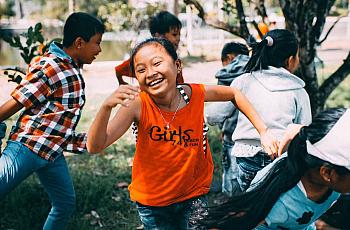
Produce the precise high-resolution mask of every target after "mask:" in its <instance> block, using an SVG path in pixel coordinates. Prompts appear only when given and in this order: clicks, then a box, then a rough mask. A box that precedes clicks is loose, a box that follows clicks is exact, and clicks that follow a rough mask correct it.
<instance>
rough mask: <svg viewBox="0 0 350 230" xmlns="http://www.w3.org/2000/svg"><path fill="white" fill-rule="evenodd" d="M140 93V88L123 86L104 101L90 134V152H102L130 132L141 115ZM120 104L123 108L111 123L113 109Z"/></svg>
mask: <svg viewBox="0 0 350 230" xmlns="http://www.w3.org/2000/svg"><path fill="white" fill-rule="evenodd" d="M138 93H139V88H138V87H135V86H130V85H122V86H120V87H119V88H118V89H117V90H116V91H115V92H114V93H113V94H112V95H110V96H109V97H108V98H107V99H106V100H105V101H104V103H103V104H102V106H101V108H100V110H99V111H98V113H97V115H96V117H95V119H94V121H93V123H92V125H91V127H90V129H89V132H88V138H87V144H86V145H87V149H88V152H90V153H97V152H100V151H102V150H103V149H105V148H106V147H107V146H109V145H110V144H112V143H113V142H114V141H116V140H117V139H119V138H120V137H121V136H122V135H123V134H124V133H125V132H126V131H127V130H128V128H129V127H130V125H131V123H132V122H133V120H134V119H135V117H136V116H137V114H139V110H140V102H139V99H136V97H137V95H138ZM135 99H136V100H135ZM119 104H120V105H122V107H121V108H119V110H118V112H117V113H116V115H115V116H114V118H113V119H112V120H111V121H109V119H110V116H111V112H112V109H113V108H114V107H116V106H117V105H119Z"/></svg>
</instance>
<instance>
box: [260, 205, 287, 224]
mask: <svg viewBox="0 0 350 230" xmlns="http://www.w3.org/2000/svg"><path fill="white" fill-rule="evenodd" d="M287 220H288V211H287V208H286V206H284V204H283V203H282V202H281V201H279V200H277V202H276V203H275V205H274V206H273V207H272V209H271V210H270V212H269V214H268V215H267V217H266V218H265V222H266V224H267V226H269V227H271V228H277V227H278V226H279V225H281V224H283V223H285V222H287Z"/></svg>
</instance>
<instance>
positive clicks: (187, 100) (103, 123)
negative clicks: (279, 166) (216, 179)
mask: <svg viewBox="0 0 350 230" xmlns="http://www.w3.org/2000/svg"><path fill="white" fill-rule="evenodd" d="M130 67H131V71H132V73H133V74H134V75H135V76H136V78H137V80H138V81H139V85H140V89H141V90H142V92H141V93H139V92H140V90H139V88H137V87H135V86H130V85H123V86H120V87H119V88H118V89H117V90H116V91H115V92H114V93H113V94H112V95H111V96H110V97H108V98H107V99H106V100H105V102H104V103H103V105H102V107H101V108H100V110H99V112H98V114H97V116H96V118H95V120H94V122H93V124H92V126H91V128H90V130H89V134H88V141H87V147H88V151H89V152H100V151H101V150H103V149H104V148H106V147H107V146H109V145H111V144H112V143H113V142H114V141H116V140H118V139H119V138H120V137H121V136H122V135H123V134H124V133H125V132H126V131H127V130H128V128H129V127H130V125H131V124H132V123H133V122H134V123H135V124H136V126H137V130H138V133H137V144H136V152H135V157H134V161H133V167H132V182H131V184H130V186H129V190H130V197H131V199H132V200H134V201H136V204H137V208H138V212H139V216H140V219H141V221H142V223H143V225H144V227H145V229H159V228H160V229H163V228H164V229H188V228H196V226H197V221H198V220H196V218H195V217H198V216H199V215H198V214H205V213H206V206H207V201H206V198H205V195H206V194H207V193H208V192H209V187H210V183H211V179H212V174H213V162H212V158H211V153H210V148H209V146H208V142H207V138H206V133H207V128H206V126H205V125H204V102H205V101H232V102H233V103H234V104H235V105H236V106H237V108H238V109H239V110H241V111H242V112H243V113H244V114H245V115H246V116H247V117H248V119H249V120H250V121H251V122H252V123H253V124H254V126H255V127H256V129H257V131H258V132H259V133H260V135H261V141H262V146H264V147H265V149H266V151H267V152H269V153H270V154H276V153H277V143H276V141H275V140H274V138H273V137H272V136H271V135H270V132H269V131H268V129H267V127H266V126H265V124H264V123H263V121H262V120H261V119H260V117H259V116H258V114H257V113H256V111H255V110H254V108H253V107H252V106H251V105H250V103H249V102H248V101H247V99H246V98H245V97H244V96H243V95H242V94H241V92H240V91H238V90H237V89H234V88H231V87H227V86H216V85H215V86H214V85H213V86H204V85H200V84H183V85H179V86H176V77H177V74H178V73H179V71H180V63H179V61H178V58H177V54H176V51H175V49H174V46H173V45H172V44H171V43H170V42H169V41H167V40H166V39H159V38H150V39H147V40H145V41H144V42H142V43H140V44H139V45H138V46H136V47H135V49H134V51H133V53H132V56H131V62H130ZM118 104H121V105H122V107H120V109H119V110H118V112H117V113H116V115H115V116H114V118H112V119H111V120H110V121H109V118H110V115H111V111H112V109H113V108H114V107H116V106H117V105H118Z"/></svg>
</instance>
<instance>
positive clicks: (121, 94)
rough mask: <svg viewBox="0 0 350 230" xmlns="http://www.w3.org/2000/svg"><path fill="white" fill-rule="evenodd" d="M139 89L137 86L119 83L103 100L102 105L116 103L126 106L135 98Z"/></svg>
mask: <svg viewBox="0 0 350 230" xmlns="http://www.w3.org/2000/svg"><path fill="white" fill-rule="evenodd" d="M139 92H140V89H139V87H138V86H132V85H121V86H119V87H118V89H117V90H116V91H114V92H113V93H112V95H110V96H109V97H108V98H107V99H106V100H105V102H104V106H107V107H109V108H113V107H116V106H117V105H118V104H120V105H122V106H126V107H128V106H129V104H130V102H131V101H133V100H135V98H136V97H137V96H138V94H139Z"/></svg>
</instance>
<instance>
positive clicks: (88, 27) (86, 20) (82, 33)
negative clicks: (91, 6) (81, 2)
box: [63, 12, 105, 47]
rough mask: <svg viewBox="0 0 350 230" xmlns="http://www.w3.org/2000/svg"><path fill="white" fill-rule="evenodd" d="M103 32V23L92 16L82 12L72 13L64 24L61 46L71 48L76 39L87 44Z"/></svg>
mask: <svg viewBox="0 0 350 230" xmlns="http://www.w3.org/2000/svg"><path fill="white" fill-rule="evenodd" d="M104 32H105V27H104V25H103V23H102V22H101V21H100V20H98V19H97V18H95V17H94V16H92V15H90V14H87V13H83V12H75V13H72V14H71V15H69V17H68V18H67V20H66V22H65V24H64V28H63V46H64V47H69V46H71V45H72V44H73V42H74V41H75V39H76V38H78V37H81V38H82V39H84V41H86V42H88V41H90V38H91V37H92V36H94V35H95V34H97V33H101V34H103V33H104Z"/></svg>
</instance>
